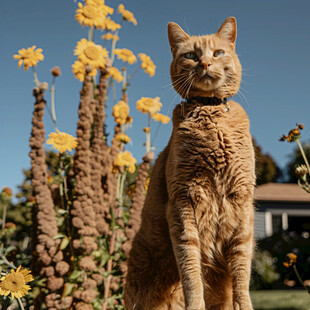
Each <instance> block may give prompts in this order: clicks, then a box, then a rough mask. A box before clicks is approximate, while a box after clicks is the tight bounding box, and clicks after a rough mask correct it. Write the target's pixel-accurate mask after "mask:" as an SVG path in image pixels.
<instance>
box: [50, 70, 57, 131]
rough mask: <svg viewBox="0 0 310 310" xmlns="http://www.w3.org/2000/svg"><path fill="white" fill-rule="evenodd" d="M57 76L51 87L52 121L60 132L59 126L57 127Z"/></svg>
mask: <svg viewBox="0 0 310 310" xmlns="http://www.w3.org/2000/svg"><path fill="white" fill-rule="evenodd" d="M55 80H56V78H55V76H53V82H52V87H51V108H52V121H53V124H54V127H55V130H56V131H58V128H57V125H56V110H55Z"/></svg>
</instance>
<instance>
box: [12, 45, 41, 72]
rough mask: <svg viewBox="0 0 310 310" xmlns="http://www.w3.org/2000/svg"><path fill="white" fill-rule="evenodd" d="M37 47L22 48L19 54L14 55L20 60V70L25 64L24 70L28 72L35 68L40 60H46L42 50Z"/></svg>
mask: <svg viewBox="0 0 310 310" xmlns="http://www.w3.org/2000/svg"><path fill="white" fill-rule="evenodd" d="M35 48H36V46H35V45H33V46H32V47H28V48H27V49H25V48H22V49H20V50H19V51H18V54H16V55H13V58H14V59H18V67H19V68H20V67H21V66H22V64H23V62H24V70H25V71H27V70H28V68H29V67H35V66H36V65H37V63H38V62H39V61H40V60H43V59H44V55H43V54H42V51H43V50H42V48H38V49H35Z"/></svg>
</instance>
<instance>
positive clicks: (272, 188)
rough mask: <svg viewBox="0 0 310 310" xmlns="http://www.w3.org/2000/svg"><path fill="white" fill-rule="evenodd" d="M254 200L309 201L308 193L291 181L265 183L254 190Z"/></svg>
mask: <svg viewBox="0 0 310 310" xmlns="http://www.w3.org/2000/svg"><path fill="white" fill-rule="evenodd" d="M254 198H255V200H260V201H295V202H310V193H307V192H306V191H305V190H303V189H302V188H300V187H299V186H298V185H297V184H291V183H267V184H263V185H261V186H258V187H256V188H255V190H254Z"/></svg>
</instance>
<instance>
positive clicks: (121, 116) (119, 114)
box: [112, 100, 129, 125]
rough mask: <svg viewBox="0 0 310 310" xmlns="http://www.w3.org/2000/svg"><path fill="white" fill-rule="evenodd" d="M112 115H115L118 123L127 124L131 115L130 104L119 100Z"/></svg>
mask: <svg viewBox="0 0 310 310" xmlns="http://www.w3.org/2000/svg"><path fill="white" fill-rule="evenodd" d="M112 110H113V113H112V115H113V116H114V120H115V122H116V123H117V124H121V125H123V124H125V123H127V120H128V117H129V105H128V104H127V103H126V102H125V101H123V100H121V101H119V102H118V103H117V104H116V105H115V106H114V107H113V108H112Z"/></svg>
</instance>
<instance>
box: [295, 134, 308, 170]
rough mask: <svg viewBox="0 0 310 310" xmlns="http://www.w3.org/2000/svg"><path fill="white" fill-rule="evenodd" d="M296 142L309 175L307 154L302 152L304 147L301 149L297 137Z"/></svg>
mask: <svg viewBox="0 0 310 310" xmlns="http://www.w3.org/2000/svg"><path fill="white" fill-rule="evenodd" d="M297 143H298V146H299V149H300V152H301V155H302V157H303V158H304V161H305V163H306V166H307V169H308V173H309V175H310V166H309V162H308V160H307V156H306V154H305V152H304V149H303V147H302V145H301V143H300V142H299V139H297Z"/></svg>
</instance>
